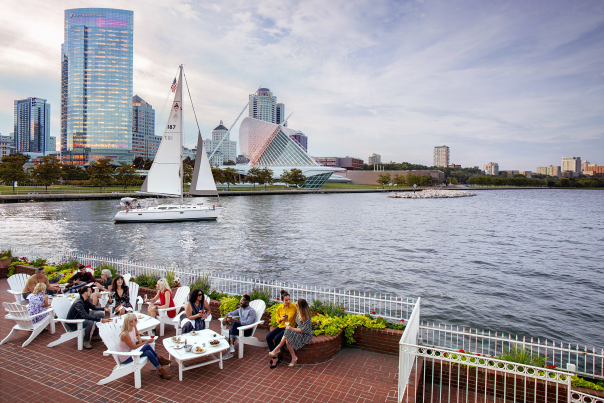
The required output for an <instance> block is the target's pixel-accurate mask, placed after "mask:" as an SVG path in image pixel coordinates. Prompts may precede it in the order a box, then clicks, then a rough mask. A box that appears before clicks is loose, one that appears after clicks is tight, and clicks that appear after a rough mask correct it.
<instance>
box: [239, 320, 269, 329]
mask: <svg viewBox="0 0 604 403" xmlns="http://www.w3.org/2000/svg"><path fill="white" fill-rule="evenodd" d="M261 323H264V321H263V320H260V321H258V322H256V323H252V324H251V325H245V326H239V327H238V328H237V330H239V331H240V332H242V331H244V330H248V329H251V328H253V327H255V326H258V325H259V324H261Z"/></svg>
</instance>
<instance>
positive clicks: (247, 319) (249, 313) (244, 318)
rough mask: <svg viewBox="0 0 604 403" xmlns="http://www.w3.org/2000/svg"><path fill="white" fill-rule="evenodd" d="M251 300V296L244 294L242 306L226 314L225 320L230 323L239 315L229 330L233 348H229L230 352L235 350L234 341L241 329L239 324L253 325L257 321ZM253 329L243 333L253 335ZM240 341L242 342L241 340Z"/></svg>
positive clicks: (247, 335)
mask: <svg viewBox="0 0 604 403" xmlns="http://www.w3.org/2000/svg"><path fill="white" fill-rule="evenodd" d="M250 301H251V300H250V296H249V295H247V294H246V295H244V296H243V297H241V301H240V303H241V306H240V307H239V308H237V309H235V310H234V311H233V312H229V313H227V314H226V315H225V320H226V321H227V323H229V322H230V320H231V319H232V318H233V317H237V316H238V317H239V320H236V321H233V325H232V326H231V329H230V330H229V340H230V342H231V348H230V349H229V353H234V352H235V346H234V343H235V338H236V337H239V331H238V330H237V329H238V328H239V326H246V325H251V324H252V323H254V322H255V321H256V311H255V310H254V308H252V307H251V306H250ZM253 330H254V329H246V330H244V331H243V335H244V336H245V337H249V336H251V335H252V331H253ZM239 342H240V343H241V341H239Z"/></svg>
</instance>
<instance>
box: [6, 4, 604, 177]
mask: <svg viewBox="0 0 604 403" xmlns="http://www.w3.org/2000/svg"><path fill="white" fill-rule="evenodd" d="M95 6H96V7H108V8H124V9H128V10H133V11H134V93H135V94H137V95H139V96H141V97H142V98H143V99H145V100H146V101H147V102H149V103H150V104H152V105H153V106H154V108H155V109H156V114H157V118H158V121H157V122H156V124H157V128H158V133H157V134H161V132H162V131H163V128H164V126H165V124H166V122H165V118H166V117H165V115H164V117H163V120H161V121H160V120H159V115H160V113H161V109H162V106H163V105H164V101H165V99H166V96H167V95H168V92H169V89H170V85H171V83H172V81H173V79H174V76H175V71H176V69H177V67H178V65H179V64H180V63H183V64H184V65H185V72H186V74H187V78H188V81H189V84H190V86H191V92H192V96H193V102H194V103H195V109H196V111H197V113H198V117H199V118H200V126H201V127H202V134H204V137H205V135H207V134H206V133H208V130H211V129H212V128H213V127H214V126H216V125H217V124H218V122H219V121H220V120H221V119H224V120H225V123H227V124H229V122H232V121H233V120H234V117H235V116H236V114H237V113H238V112H239V111H240V110H241V109H242V108H243V107H244V106H245V104H246V103H247V100H248V95H249V94H250V93H253V92H254V91H255V90H256V89H257V88H258V87H259V86H263V87H268V88H270V89H271V91H273V94H274V95H276V96H277V97H278V102H283V103H284V104H285V110H286V115H289V114H290V113H291V112H293V115H292V117H291V119H290V123H289V127H291V128H294V129H299V130H302V131H303V132H304V133H305V134H306V135H307V136H308V138H309V152H310V154H311V155H313V156H339V157H344V156H347V155H348V156H356V157H359V158H362V159H364V160H365V161H367V157H368V156H369V155H371V154H372V153H374V152H375V153H378V154H381V155H382V161H390V160H393V161H396V162H401V161H408V162H413V163H421V164H425V165H432V151H433V147H434V146H437V145H443V144H444V145H448V146H449V147H450V148H451V162H452V163H455V164H461V165H462V166H475V165H478V166H481V167H482V165H483V164H485V163H487V162H489V161H494V162H498V163H499V167H500V169H520V170H533V171H534V170H535V169H536V167H537V166H540V165H549V164H552V165H560V164H561V159H562V157H564V156H579V157H581V158H582V159H583V160H589V161H590V162H592V163H597V164H599V165H604V99H603V94H604V85H603V80H604V2H603V1H601V0H593V1H590V0H581V1H524V0H523V1H520V0H518V1H495V0H493V1H484V0H480V1H456V0H443V1H432V0H425V1H392V2H386V1H375V0H374V1H354V0H343V1H336V0H330V1H325V0H322V1H314V0H306V1H248V0H242V1H222V2H218V3H212V2H206V1H199V2H198V1H172V0H170V1H166V0H161V1H160V0H145V1H127V2H126V1H111V0H108V1H102V2H100V1H89V2H83V1H59V0H53V1H48V0H45V1H34V0H27V1H23V0H2V13H0V133H2V134H8V133H9V132H12V131H13V101H14V100H15V99H21V98H27V97H31V96H35V97H40V98H46V99H47V100H48V101H49V102H50V103H51V105H52V128H51V135H52V136H57V137H59V136H60V133H59V118H60V114H59V106H60V98H59V96H60V90H59V89H60V49H61V44H62V43H63V24H64V21H63V12H64V10H65V9H69V8H78V7H95ZM186 112H187V111H186V110H185V113H186ZM246 115H247V111H246V112H244V116H246ZM185 120H187V126H186V130H187V135H188V138H190V139H192V138H194V133H195V132H196V129H195V122H194V119H193V116H192V114H191V113H188V114H187V115H185ZM233 134H234V135H232V136H231V138H232V139H234V140H237V137H238V127H237V126H236V127H235V128H234V130H233Z"/></svg>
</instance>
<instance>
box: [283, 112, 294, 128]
mask: <svg viewBox="0 0 604 403" xmlns="http://www.w3.org/2000/svg"><path fill="white" fill-rule="evenodd" d="M293 114H294V113H293V112H292V113H290V114H289V116H288V117H287V119H285V120H284V121H283V123H282V124H281V126H285V124H286V123H287V121H288V120H289V118H291V116H292V115H293Z"/></svg>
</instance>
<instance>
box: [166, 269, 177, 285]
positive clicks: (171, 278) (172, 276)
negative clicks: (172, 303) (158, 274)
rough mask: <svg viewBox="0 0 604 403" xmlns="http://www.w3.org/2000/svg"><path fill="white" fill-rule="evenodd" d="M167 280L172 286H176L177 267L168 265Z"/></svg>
mask: <svg viewBox="0 0 604 403" xmlns="http://www.w3.org/2000/svg"><path fill="white" fill-rule="evenodd" d="M166 281H167V282H168V285H169V286H170V288H173V287H175V286H176V267H171V268H169V269H168V268H167V267H166Z"/></svg>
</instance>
